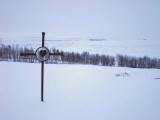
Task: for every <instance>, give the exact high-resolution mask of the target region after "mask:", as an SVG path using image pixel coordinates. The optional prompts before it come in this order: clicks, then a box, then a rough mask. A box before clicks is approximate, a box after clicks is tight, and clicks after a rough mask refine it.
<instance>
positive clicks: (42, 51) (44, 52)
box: [20, 32, 63, 101]
mask: <svg viewBox="0 0 160 120" xmlns="http://www.w3.org/2000/svg"><path fill="white" fill-rule="evenodd" d="M44 43H45V32H42V46H41V47H39V48H37V50H36V52H35V53H20V56H33V55H34V56H36V58H37V60H39V61H40V62H41V101H44V99H43V95H44V62H45V61H47V60H48V59H49V56H50V55H61V56H62V55H63V53H62V52H57V53H50V52H49V50H48V48H46V47H45V46H44V45H45V44H44Z"/></svg>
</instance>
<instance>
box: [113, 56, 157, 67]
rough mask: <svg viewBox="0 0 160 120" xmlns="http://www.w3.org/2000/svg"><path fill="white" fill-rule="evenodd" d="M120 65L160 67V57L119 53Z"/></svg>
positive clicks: (118, 60)
mask: <svg viewBox="0 0 160 120" xmlns="http://www.w3.org/2000/svg"><path fill="white" fill-rule="evenodd" d="M116 58H117V63H118V66H119V67H131V68H158V69H160V59H157V58H149V57H147V56H144V57H131V56H127V55H117V57H116Z"/></svg>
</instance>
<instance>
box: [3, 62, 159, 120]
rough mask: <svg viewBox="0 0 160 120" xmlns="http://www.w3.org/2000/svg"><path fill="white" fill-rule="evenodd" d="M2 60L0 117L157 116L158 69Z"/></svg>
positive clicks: (125, 119)
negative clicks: (42, 63)
mask: <svg viewBox="0 0 160 120" xmlns="http://www.w3.org/2000/svg"><path fill="white" fill-rule="evenodd" d="M40 73H41V65H40V64H33V63H32V64H31V63H12V62H0V120H160V70H159V69H132V68H119V67H102V66H92V65H64V64H63V65H58V64H45V72H44V73H45V79H44V80H45V89H44V102H41V101H40Z"/></svg>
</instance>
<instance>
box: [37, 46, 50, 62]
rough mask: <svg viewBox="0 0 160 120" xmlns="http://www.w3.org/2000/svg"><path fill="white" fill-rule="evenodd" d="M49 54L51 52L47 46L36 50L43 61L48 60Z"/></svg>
mask: <svg viewBox="0 0 160 120" xmlns="http://www.w3.org/2000/svg"><path fill="white" fill-rule="evenodd" d="M49 55H50V52H49V50H48V48H46V47H39V48H37V50H36V58H37V59H38V60H39V61H41V62H43V61H46V60H48V58H49Z"/></svg>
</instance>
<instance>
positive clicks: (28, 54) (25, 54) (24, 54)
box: [20, 53, 36, 56]
mask: <svg viewBox="0 0 160 120" xmlns="http://www.w3.org/2000/svg"><path fill="white" fill-rule="evenodd" d="M30 55H36V54H35V53H20V56H30Z"/></svg>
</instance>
